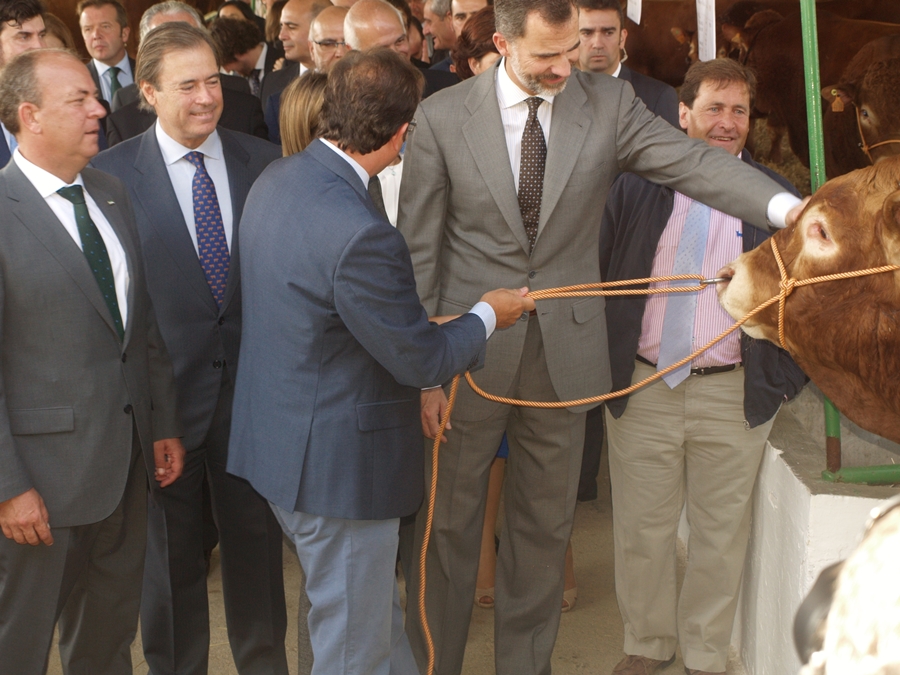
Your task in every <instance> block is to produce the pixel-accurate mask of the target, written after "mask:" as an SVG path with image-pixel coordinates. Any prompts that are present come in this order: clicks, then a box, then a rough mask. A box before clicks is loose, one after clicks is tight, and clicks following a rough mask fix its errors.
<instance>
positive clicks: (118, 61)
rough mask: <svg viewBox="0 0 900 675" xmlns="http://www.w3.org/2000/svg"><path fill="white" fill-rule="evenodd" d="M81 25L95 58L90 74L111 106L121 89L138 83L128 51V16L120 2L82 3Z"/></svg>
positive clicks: (80, 11) (86, 44)
mask: <svg viewBox="0 0 900 675" xmlns="http://www.w3.org/2000/svg"><path fill="white" fill-rule="evenodd" d="M78 24H79V25H80V26H81V36H82V37H83V38H84V45H85V47H86V48H87V51H88V54H90V55H91V60H90V62H89V63H88V70H89V71H90V73H91V77H93V78H94V83H95V84H96V85H97V89H98V90H99V91H100V97H101V98H102V99H103V100H104V101H106V102H107V103H111V102H112V98H113V96H115V94H116V92H117V91H118V90H119V89H121V88H122V87H125V86H127V85H129V84H131V83H132V82H134V60H133V59H132V58H131V57H130V56H128V52H126V51H125V45H126V44H127V42H128V37H129V35H130V34H131V29H130V28H129V27H128V13H127V12H126V11H125V7H124V6H122V4H121V3H120V2H119V0H82V1H81V2H80V3H78Z"/></svg>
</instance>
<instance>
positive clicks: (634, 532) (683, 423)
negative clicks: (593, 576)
mask: <svg viewBox="0 0 900 675" xmlns="http://www.w3.org/2000/svg"><path fill="white" fill-rule="evenodd" d="M654 370H655V369H654V368H652V367H650V366H648V365H646V364H643V363H640V362H637V363H635V372H634V377H633V382H637V381H639V380H642V379H644V378H646V377H648V376H649V375H652V374H653V372H654ZM743 385H744V371H743V370H742V369H741V368H738V369H737V370H734V371H731V372H727V373H718V374H714V375H704V376H698V375H691V376H690V377H688V378H687V380H685V381H684V382H682V383H681V384H679V385H678V386H677V387H676V388H675V389H670V388H669V386H668V385H667V384H665V383H664V382H662V381H661V380H660V381H658V382H655V383H654V384H652V385H649V386H648V387H645V388H644V389H642V390H640V391H638V392H637V393H636V394H633V395H632V396H631V398H630V399H629V401H628V407H627V408H626V409H625V412H624V413H623V415H622V416H621V417H620V418H619V419H615V418H613V416H612V415H611V414H609V412H607V414H606V423H607V433H608V438H609V471H610V479H611V481H612V498H613V531H614V537H615V547H616V550H615V561H616V570H615V572H616V595H617V598H618V601H619V610H620V611H621V613H622V620H623V621H624V623H625V653H626V654H635V655H641V656H647V657H650V658H654V659H668V658H669V657H671V656H672V655H673V654H674V653H675V645H676V644H678V645H680V646H681V654H682V657H683V659H684V665H685V666H686V667H687V668H692V669H697V670H705V671H709V672H716V673H718V672H724V671H725V662H726V660H727V657H728V646H729V643H730V641H731V631H732V626H733V623H734V614H735V609H736V606H737V600H738V593H739V591H740V581H741V574H742V572H743V568H744V555H745V553H746V550H747V540H748V537H749V530H750V511H751V502H750V498H751V495H752V492H753V485H754V483H755V481H756V475H757V472H758V470H759V465H760V461H761V460H762V454H763V449H764V447H765V442H766V439H767V438H768V435H769V430H770V429H771V426H772V420H769V421H768V422H766V423H765V424H762V425H760V426H758V427H756V428H754V429H747V428H745V424H744V410H743V401H744V390H743ZM685 505H686V507H687V520H688V523H689V524H690V528H691V529H690V539H689V542H688V559H687V568H686V570H685V576H684V585H683V587H682V589H681V594H680V596H677V597H676V588H675V537H676V534H677V530H678V521H679V519H680V516H681V511H682V507H683V506H685Z"/></svg>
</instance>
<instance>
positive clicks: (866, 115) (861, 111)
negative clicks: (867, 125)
mask: <svg viewBox="0 0 900 675" xmlns="http://www.w3.org/2000/svg"><path fill="white" fill-rule="evenodd" d="M859 116H860V117H862V118H863V119H864V120H867V119H869V111H868V110H866V109H865V108H860V109H859Z"/></svg>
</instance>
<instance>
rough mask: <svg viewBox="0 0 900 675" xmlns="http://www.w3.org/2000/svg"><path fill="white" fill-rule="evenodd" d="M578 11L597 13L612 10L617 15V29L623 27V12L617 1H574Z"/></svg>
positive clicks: (620, 4)
mask: <svg viewBox="0 0 900 675" xmlns="http://www.w3.org/2000/svg"><path fill="white" fill-rule="evenodd" d="M575 4H576V5H578V9H587V10H591V11H595V12H596V11H599V10H603V9H611V10H614V11H615V13H616V14H618V15H619V28H624V27H625V10H624V9H622V3H621V2H619V0H575Z"/></svg>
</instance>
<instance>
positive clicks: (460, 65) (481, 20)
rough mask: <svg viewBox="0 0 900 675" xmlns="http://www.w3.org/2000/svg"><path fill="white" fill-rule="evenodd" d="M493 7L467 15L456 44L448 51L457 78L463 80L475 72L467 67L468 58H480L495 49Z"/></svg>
mask: <svg viewBox="0 0 900 675" xmlns="http://www.w3.org/2000/svg"><path fill="white" fill-rule="evenodd" d="M495 32H496V28H495V26H494V8H493V7H491V6H488V7H485V8H484V9H480V10H478V11H477V12H475V14H473V15H472V16H470V17H469V19H468V21H466V24H465V25H464V26H463V29H462V31H461V32H460V34H459V38H457V40H456V46H455V47H453V49H452V50H451V51H450V57H451V58H452V59H453V65H454V66H456V74H457V75H458V76H459V79H461V80H465V79H468V78H470V77H472V76H473V75H474V74H475V73H473V72H472V69H471V68H469V59H476V60H477V59H481V58H482V57H483V56H484V55H485V54H490V53H491V52H494V53H495V54H497V53H499V52H498V51H497V46H496V45H495V44H494V33H495Z"/></svg>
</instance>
